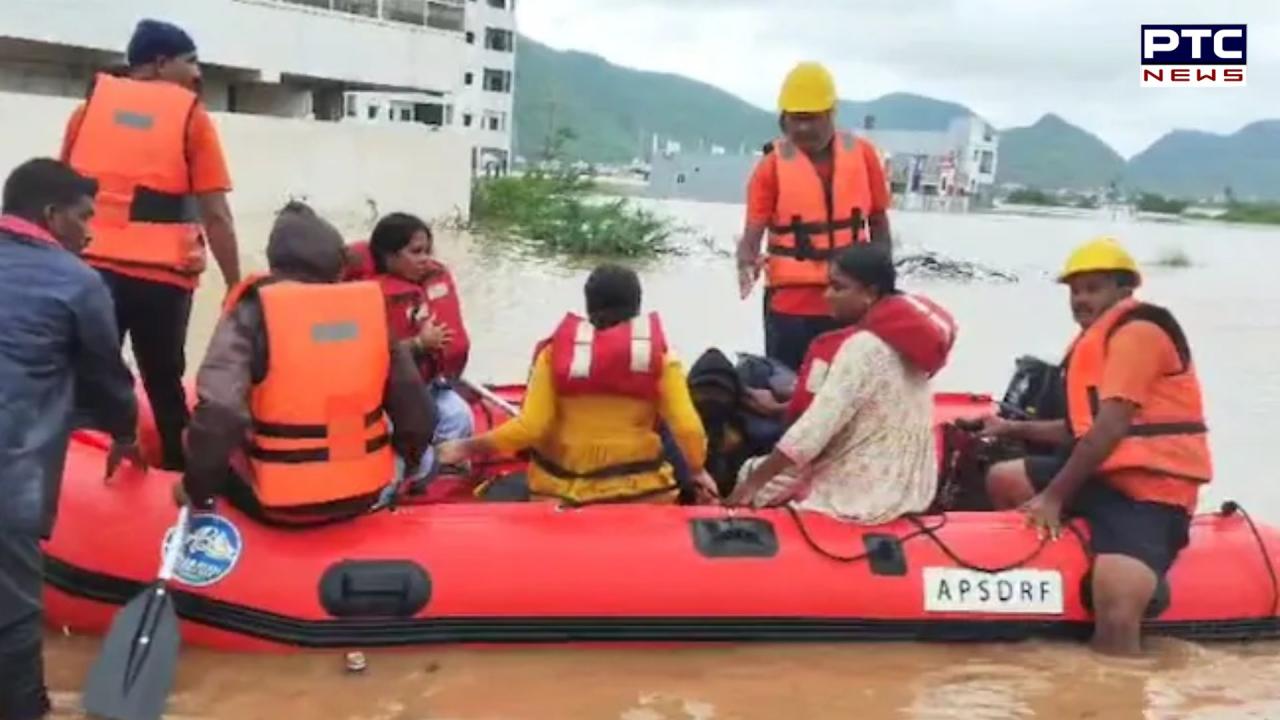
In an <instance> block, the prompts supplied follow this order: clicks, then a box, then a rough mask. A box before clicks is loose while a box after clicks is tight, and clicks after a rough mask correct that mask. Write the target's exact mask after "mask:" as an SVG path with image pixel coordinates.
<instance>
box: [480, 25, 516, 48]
mask: <svg viewBox="0 0 1280 720" xmlns="http://www.w3.org/2000/svg"><path fill="white" fill-rule="evenodd" d="M484 46H485V49H488V50H497V51H498V52H515V49H516V43H515V35H514V34H513V33H512V32H511V31H510V30H502V29H499V28H485V31H484Z"/></svg>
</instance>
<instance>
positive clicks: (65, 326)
mask: <svg viewBox="0 0 1280 720" xmlns="http://www.w3.org/2000/svg"><path fill="white" fill-rule="evenodd" d="M3 220H4V222H2V223H0V529H3V530H6V531H14V532H19V533H26V534H39V535H44V536H47V535H48V534H49V533H50V532H51V531H52V529H53V522H54V516H55V513H56V512H57V507H58V490H59V487H60V485H61V482H62V472H63V464H64V462H65V459H66V454H67V443H68V438H69V436H70V433H71V428H72V425H73V424H83V425H91V426H94V427H97V428H99V429H102V430H105V431H107V432H109V433H110V434H111V435H112V436H113V437H116V438H118V439H132V438H133V437H135V433H136V427H137V412H138V411H137V403H136V400H135V398H134V393H133V378H132V376H131V375H130V374H129V370H128V369H127V368H126V367H125V365H124V361H123V359H122V358H121V355H120V337H119V334H118V332H117V330H116V320H115V310H114V307H113V305H112V301H111V295H110V293H109V292H108V291H107V288H106V285H104V284H103V282H102V278H100V277H99V276H98V273H97V272H96V271H94V270H93V269H92V268H90V267H89V266H88V265H86V264H84V263H83V262H82V261H81V260H80V258H78V257H76V256H75V255H72V254H71V253H70V252H68V251H66V250H65V249H63V248H62V247H60V246H58V245H56V244H55V243H53V242H52V240H51V238H47V237H46V238H40V237H38V234H39V231H38V230H32V229H28V228H23V227H21V226H20V223H15V222H14V219H13V218H4V219H3ZM77 407H78V408H79V413H77V412H76V409H77Z"/></svg>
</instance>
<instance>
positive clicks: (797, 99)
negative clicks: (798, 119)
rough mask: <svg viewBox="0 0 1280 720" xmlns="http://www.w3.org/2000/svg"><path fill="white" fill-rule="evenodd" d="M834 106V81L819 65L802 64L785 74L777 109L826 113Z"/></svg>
mask: <svg viewBox="0 0 1280 720" xmlns="http://www.w3.org/2000/svg"><path fill="white" fill-rule="evenodd" d="M835 106H836V81H835V80H834V79H832V77H831V73H830V72H827V69H826V68H825V67H823V66H822V65H821V64H820V63H816V62H802V63H800V64H799V65H796V66H795V68H793V69H792V70H791V72H789V73H787V79H786V80H784V81H783V83H782V92H781V93H779V94H778V109H779V110H781V111H782V112H791V113H816V112H827V111H828V110H832V109H834V108H835Z"/></svg>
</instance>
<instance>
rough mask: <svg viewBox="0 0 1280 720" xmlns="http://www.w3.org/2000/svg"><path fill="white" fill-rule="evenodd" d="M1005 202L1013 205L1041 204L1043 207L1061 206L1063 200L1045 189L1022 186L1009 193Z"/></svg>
mask: <svg viewBox="0 0 1280 720" xmlns="http://www.w3.org/2000/svg"><path fill="white" fill-rule="evenodd" d="M1005 202H1008V203H1011V204H1013V205H1040V206H1042V207H1060V206H1061V205H1062V202H1061V201H1060V200H1058V199H1057V198H1056V197H1053V196H1052V195H1049V194H1048V193H1046V192H1044V191H1043V190H1037V189H1036V188H1020V189H1018V190H1014V191H1013V192H1011V193H1009V196H1008V197H1006V198H1005Z"/></svg>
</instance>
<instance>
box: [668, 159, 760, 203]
mask: <svg viewBox="0 0 1280 720" xmlns="http://www.w3.org/2000/svg"><path fill="white" fill-rule="evenodd" d="M758 160H759V158H757V157H755V156H752V155H666V154H662V155H658V156H656V157H654V159H653V162H652V170H651V171H650V174H649V187H648V190H647V192H646V194H647V195H648V196H650V197H656V198H670V199H680V200H699V201H702V202H721V203H741V202H746V196H747V180H748V179H749V178H750V177H751V171H752V169H753V168H754V167H755V165H756V162H757V161H758Z"/></svg>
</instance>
